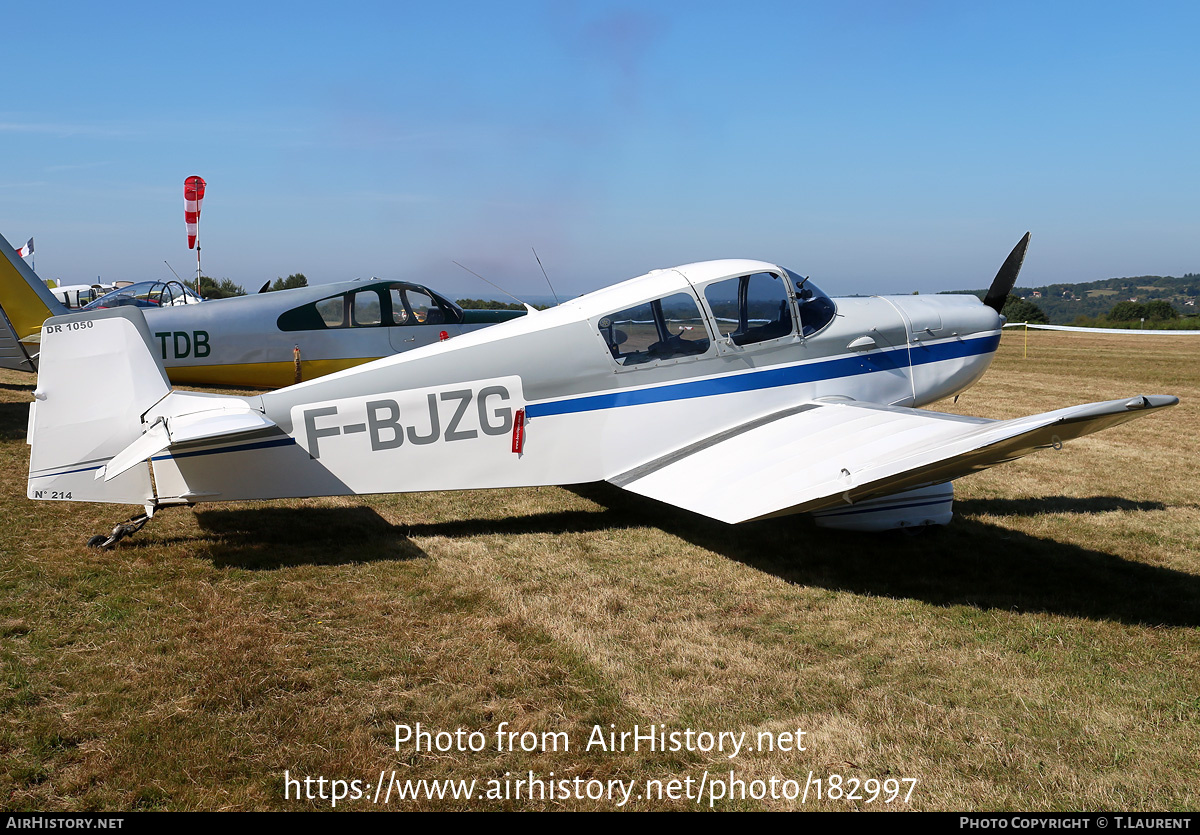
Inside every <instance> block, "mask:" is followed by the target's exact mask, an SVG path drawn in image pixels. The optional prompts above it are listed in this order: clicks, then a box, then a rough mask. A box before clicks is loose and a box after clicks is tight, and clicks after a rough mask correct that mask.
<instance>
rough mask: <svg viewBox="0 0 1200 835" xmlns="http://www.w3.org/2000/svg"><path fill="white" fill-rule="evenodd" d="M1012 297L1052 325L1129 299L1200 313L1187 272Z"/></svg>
mask: <svg viewBox="0 0 1200 835" xmlns="http://www.w3.org/2000/svg"><path fill="white" fill-rule="evenodd" d="M947 292H950V293H958V294H973V295H976V296H979V298H981V299H982V298H983V297H984V295H985V294H986V293H987V291H986V290H950V291H947ZM1013 294H1014V295H1017V296H1020V297H1021V298H1023V299H1026V300H1027V301H1031V302H1033V303H1034V304H1036V305H1037V306H1038V307H1040V308H1041V309H1042V310H1043V311H1045V313H1046V315H1047V316H1049V317H1050V322H1051V323H1052V324H1055V325H1071V324H1074V323H1075V320H1076V319H1078V318H1080V317H1086V318H1089V319H1094V318H1096V317H1098V316H1102V315H1104V314H1105V313H1108V312H1109V311H1110V310H1112V308H1113V305H1115V304H1116V303H1117V302H1123V301H1130V300H1135V301H1137V302H1139V303H1142V304H1145V303H1146V302H1149V301H1154V300H1155V299H1161V300H1163V301H1165V302H1167V303H1168V304H1170V305H1171V306H1172V307H1173V308H1175V309H1176V310H1177V311H1179V315H1180V316H1187V317H1190V316H1195V315H1196V314H1197V313H1200V274H1198V273H1187V274H1186V275H1184V276H1183V277H1182V278H1176V277H1175V276H1171V275H1165V276H1164V275H1139V276H1136V277H1133V278H1102V279H1100V280H1099V281H1087V282H1083V283H1081V284H1047V285H1044V286H1042V287H1014V288H1013ZM1188 302H1191V304H1188Z"/></svg>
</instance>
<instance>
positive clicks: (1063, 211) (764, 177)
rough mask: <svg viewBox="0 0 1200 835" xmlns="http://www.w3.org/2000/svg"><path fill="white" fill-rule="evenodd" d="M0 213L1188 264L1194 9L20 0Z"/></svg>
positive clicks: (987, 268)
mask: <svg viewBox="0 0 1200 835" xmlns="http://www.w3.org/2000/svg"><path fill="white" fill-rule="evenodd" d="M7 30H8V37H7V39H6V45H5V49H4V51H3V53H0V70H2V72H0V85H2V89H3V99H2V100H0V101H2V102H3V103H2V104H0V148H2V149H3V160H4V170H3V171H2V172H0V232H3V234H4V235H5V237H7V238H8V240H9V241H10V242H12V243H14V244H17V245H20V243H23V242H24V241H25V240H26V239H27V238H29V237H30V236H33V237H34V238H35V239H36V242H37V244H36V246H37V254H36V266H37V269H38V272H39V273H40V274H41V275H42V276H43V277H45V278H51V277H62V278H63V279H64V280H68V281H86V280H91V279H92V278H94V277H95V276H96V275H100V276H102V277H103V278H104V279H106V280H112V279H117V278H130V279H139V280H140V279H146V278H160V277H165V276H166V275H168V273H167V268H166V267H165V266H164V265H163V261H164V260H166V261H169V262H170V263H171V265H172V266H173V267H174V268H175V269H176V270H178V271H179V272H180V273H181V274H184V275H187V274H188V273H189V272H191V273H194V270H195V261H194V254H193V253H192V252H190V251H189V250H188V249H187V243H186V237H185V230H184V223H183V205H182V204H183V195H182V190H183V180H184V178H185V177H187V176H188V175H191V174H199V175H200V176H202V177H204V178H205V179H206V180H207V181H208V194H207V197H206V200H205V204H204V210H203V215H202V217H201V221H200V240H201V243H202V245H203V247H204V249H203V255H204V271H205V273H206V274H209V275H213V276H215V277H218V278H221V277H229V278H232V279H234V280H235V281H236V282H238V283H239V284H242V285H244V286H245V287H247V288H248V289H251V290H253V289H256V288H257V287H258V286H259V285H260V284H261V283H262V282H263V281H266V280H268V279H273V278H275V277H277V276H280V275H287V274H289V273H292V272H304V273H306V274H307V275H308V276H309V278H310V281H333V280H340V279H344V278H352V277H355V276H369V275H378V276H382V277H402V278H410V279H413V280H419V281H423V282H425V283H428V284H430V285H432V286H435V287H438V288H441V289H444V290H446V291H447V292H449V293H451V294H452V295H460V296H462V295H494V293H492V292H491V288H488V287H487V286H486V285H483V284H482V283H480V282H479V281H478V279H475V278H473V277H471V276H470V275H468V274H467V273H465V272H463V271H462V270H460V269H459V268H458V267H455V266H454V265H453V264H452V263H451V261H453V260H457V261H460V262H462V263H463V264H465V265H466V266H469V267H471V268H472V269H473V270H475V271H477V272H479V273H481V274H483V275H484V276H486V277H488V278H489V279H491V280H493V281H495V282H497V283H499V284H501V285H503V286H505V287H506V288H508V289H510V290H511V291H512V292H514V293H517V294H518V295H541V294H545V293H546V292H547V290H546V287H545V283H544V280H543V279H542V278H541V274H540V272H539V271H538V268H537V263H536V262H535V261H534V259H533V255H532V253H531V247H536V248H537V251H538V254H539V255H540V256H541V258H542V261H543V263H544V264H545V265H546V268H547V270H548V271H549V273H550V276H551V279H552V280H553V281H554V282H555V286H556V287H557V289H558V290H559V291H560V293H563V294H575V293H580V292H585V291H588V290H592V289H595V288H597V287H600V286H603V285H604V284H607V283H611V282H613V281H617V280H620V279H623V278H627V277H630V276H633V275H637V274H639V273H642V272H645V271H647V270H649V269H652V268H655V267H665V266H672V265H675V264H679V263H684V262H687V261H693V260H702V259H707V258H720V257H751V258H762V259H764V260H769V261H774V262H777V263H781V264H784V265H786V266H788V267H791V268H792V269H794V270H796V271H798V272H800V273H803V274H811V275H812V277H813V281H814V282H816V283H818V284H820V285H821V286H822V287H823V288H825V289H826V290H827V291H829V292H833V293H874V292H883V293H887V292H901V293H908V292H911V291H913V290H920V291H921V292H933V291H936V290H941V289H951V288H966V287H983V286H986V284H987V283H988V281H990V279H991V277H992V275H993V274H994V273H995V271H996V269H997V268H998V267H999V265H1000V263H1001V261H1002V260H1003V258H1004V256H1005V255H1006V254H1007V252H1008V250H1009V249H1010V248H1011V247H1012V245H1013V244H1014V243H1016V241H1017V239H1018V238H1019V237H1020V236H1021V235H1022V234H1023V233H1024V232H1025V231H1026V230H1031V231H1032V232H1033V239H1032V244H1031V247H1030V253H1029V257H1028V259H1027V261H1026V264H1025V271H1024V272H1023V274H1022V281H1021V283H1022V284H1042V283H1048V282H1052V281H1088V280H1092V279H1097V278H1105V277H1109V276H1117V275H1139V274H1174V275H1180V274H1182V273H1185V272H1200V247H1198V241H1200V200H1198V199H1197V196H1198V195H1200V165H1198V163H1197V142H1198V137H1200V130H1198V128H1200V124H1198V123H1200V116H1198V115H1197V114H1198V112H1200V109H1198V107H1197V105H1198V103H1200V70H1198V66H1200V64H1198V61H1197V52H1196V49H1197V42H1196V33H1197V32H1200V5H1198V4H1195V3H1169V2H1162V3H1146V4H1133V3H1128V2H1124V3H1106V2H1089V3H1068V2H1038V3H1020V2H1011V0H1010V1H1009V2H965V0H964V1H963V2H934V1H933V0H929V1H928V2H921V1H920V0H914V1H913V2H875V0H846V1H845V2H836V3H835V2H828V3H804V2H787V3H782V2H781V3H767V2H739V3H732V2H727V3H710V2H686V3H685V2H640V3H617V2H561V1H558V2H520V0H508V2H504V3H500V2H488V3H482V2H444V3H437V4H430V3H409V2H390V3H359V2H343V3H339V4H336V5H335V4H330V3H304V2H294V1H293V2H288V3H278V4H276V3H265V2H263V3H256V2H240V3H224V2H206V3H197V4H161V3H132V2H127V3H113V4H100V3H92V2H87V3H63V2H53V0H48V1H47V2H41V3H36V4H22V7H21V9H20V13H19V14H10V15H9V25H8V27H7Z"/></svg>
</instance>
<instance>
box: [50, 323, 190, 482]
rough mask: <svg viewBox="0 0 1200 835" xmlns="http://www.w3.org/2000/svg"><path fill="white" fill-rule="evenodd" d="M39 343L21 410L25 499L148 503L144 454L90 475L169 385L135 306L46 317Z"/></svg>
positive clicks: (132, 433) (129, 436) (133, 434)
mask: <svg viewBox="0 0 1200 835" xmlns="http://www.w3.org/2000/svg"><path fill="white" fill-rule="evenodd" d="M41 349H42V354H41V367H40V369H39V372H38V387H37V389H36V390H35V391H34V393H33V396H34V402H33V403H32V404H31V405H30V411H29V433H28V441H29V443H30V445H31V447H32V449H31V451H30V456H29V485H28V496H29V498H31V499H50V500H58V499H65V500H71V501H93V502H116V503H128V504H143V505H144V504H149V503H151V502H152V501H153V499H154V486H153V482H152V480H151V478H150V467H149V465H148V464H147V463H146V462H145V461H142V462H140V463H138V464H137V465H136V466H132V467H130V468H128V469H127V470H125V471H124V472H122V473H121V474H120V475H119V476H117V477H115V478H113V479H111V480H109V481H103V480H99V479H97V478H96V472H97V471H98V470H99V469H100V468H102V467H104V466H105V465H106V464H107V463H108V462H109V461H110V460H111V459H112V458H113V457H114V456H115V455H117V454H118V453H119V452H121V451H122V450H123V449H125V448H126V447H128V446H129V445H130V444H131V443H133V442H134V441H135V440H137V439H138V438H139V437H140V436H141V435H142V415H144V414H145V413H146V412H147V411H148V410H149V409H150V408H151V407H152V406H154V404H156V403H157V402H159V401H160V400H161V399H162V398H163V397H165V396H166V395H167V394H168V393H170V391H171V385H170V383H169V382H168V381H167V375H166V372H165V371H164V370H163V366H162V362H161V361H160V360H159V359H158V356H157V355H156V354H155V352H154V350H153V348H152V341H151V335H150V330H149V328H147V327H146V320H145V318H144V317H143V316H142V313H141V311H140V310H138V309H137V308H133V307H118V308H113V309H110V310H99V311H96V312H94V313H89V314H84V315H73V316H69V317H55V318H52V319H50V320H48V321H47V322H46V323H45V326H44V327H43V329H42V342H41Z"/></svg>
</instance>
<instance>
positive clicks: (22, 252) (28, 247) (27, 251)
mask: <svg viewBox="0 0 1200 835" xmlns="http://www.w3.org/2000/svg"><path fill="white" fill-rule="evenodd" d="M30 255H33V238H30V239H29V243H27V244H25V246H23V247H21V248H20V249H18V250H17V256H18V257H20V258H28V257H29V256H30Z"/></svg>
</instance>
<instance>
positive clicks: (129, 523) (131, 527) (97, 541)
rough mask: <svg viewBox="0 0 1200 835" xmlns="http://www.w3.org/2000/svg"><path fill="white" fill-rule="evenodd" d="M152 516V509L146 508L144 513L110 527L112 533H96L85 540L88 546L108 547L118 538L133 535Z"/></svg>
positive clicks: (118, 539)
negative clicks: (106, 534)
mask: <svg viewBox="0 0 1200 835" xmlns="http://www.w3.org/2000/svg"><path fill="white" fill-rule="evenodd" d="M153 516H154V511H153V510H148V511H147V512H146V513H142V514H139V515H138V516H133V517H131V518H129V519H126V520H125V521H124V522H121V523H119V524H118V525H117V526H116V527H114V528H113V529H112V533H111V534H109V535H108V536H105V535H104V534H97V535H96V536H93V537H92V538H91V539H89V540H88V541H87V545H88V547H89V548H104V549H109V548H112V547H113V546H114V545H116V544H117V542H119V541H120V540H122V539H124V538H125V537H127V536H133V535H134V534H135V533H137V532H138V531H140V530H141V529H142V528H144V527H145V526H146V523H147V522H149V521H150V519H151V518H152V517H153Z"/></svg>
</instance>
